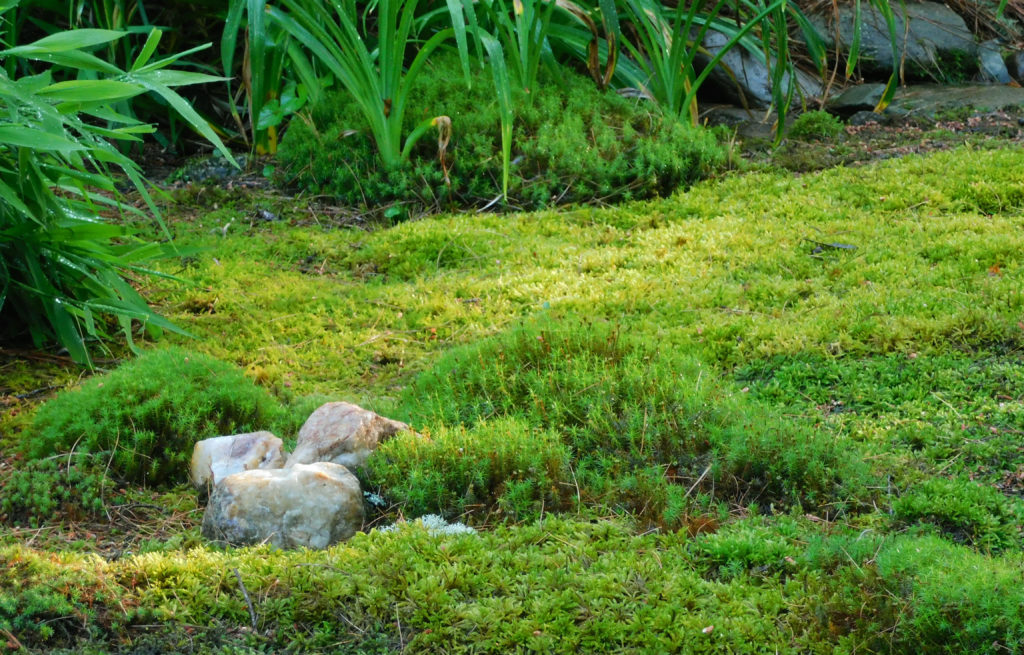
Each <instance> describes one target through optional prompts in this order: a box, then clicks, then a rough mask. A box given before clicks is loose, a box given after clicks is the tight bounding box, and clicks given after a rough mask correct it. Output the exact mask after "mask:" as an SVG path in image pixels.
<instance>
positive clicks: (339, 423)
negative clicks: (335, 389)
mask: <svg viewBox="0 0 1024 655" xmlns="http://www.w3.org/2000/svg"><path fill="white" fill-rule="evenodd" d="M408 429H409V426H408V425H406V424H405V423H402V422H400V421H392V420H391V419H388V418H384V417H383V416H380V415H378V414H374V413H373V412H371V411H369V410H366V409H363V408H362V407H359V406H358V405H353V404H352V403H341V402H337V403H327V404H325V405H321V406H320V407H318V408H317V409H316V411H314V412H313V413H312V414H310V416H309V418H308V419H307V420H306V422H305V424H303V426H302V429H301V430H299V440H298V443H297V444H296V445H295V451H294V452H293V453H292V454H291V456H289V457H288V463H287V464H285V466H286V467H289V466H295V465H296V464H309V463H311V462H333V463H335V464H341V465H342V466H347V467H349V468H356V467H359V466H362V465H363V464H365V463H366V458H368V457H369V456H370V453H372V452H373V451H374V450H376V448H377V446H378V445H379V444H381V443H383V442H384V441H386V440H388V439H389V438H391V437H392V436H394V435H395V434H397V433H398V432H401V431H403V430H408Z"/></svg>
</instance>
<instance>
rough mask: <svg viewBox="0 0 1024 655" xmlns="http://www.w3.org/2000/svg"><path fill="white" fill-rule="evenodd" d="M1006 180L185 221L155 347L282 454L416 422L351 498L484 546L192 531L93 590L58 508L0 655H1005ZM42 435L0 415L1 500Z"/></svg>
mask: <svg viewBox="0 0 1024 655" xmlns="http://www.w3.org/2000/svg"><path fill="white" fill-rule="evenodd" d="M1022 166H1024V154H1022V153H1021V152H1020V151H1019V150H1015V149H1002V150H1000V149H993V150H971V149H960V150H957V151H953V152H947V153H941V154H936V155H931V156H929V157H925V158H907V159H903V160H898V161H888V162H884V163H880V164H876V165H872V166H870V167H865V168H858V169H834V170H829V171H825V172H821V173H816V174H813V175H805V176H795V175H793V174H790V173H784V172H770V171H768V172H765V171H762V172H755V173H747V174H733V175H729V176H727V177H724V178H722V179H718V180H713V181H709V182H705V183H701V184H698V185H696V186H694V187H693V188H692V189H690V190H689V191H688V192H686V193H682V194H677V195H675V196H673V197H672V198H669V199H665V200H660V201H651V202H645V203H634V204H629V205H623V206H620V207H615V208H608V209H595V208H583V209H575V210H574V209H568V210H563V211H558V212H554V211H551V212H539V213H531V214H517V215H507V216H495V215H489V214H460V215H452V216H441V217H436V218H430V219H425V220H421V221H416V222H409V223H403V224H400V225H397V226H395V227H392V228H389V229H363V228H358V227H345V226H340V225H337V224H334V223H332V221H331V220H330V218H329V215H323V214H320V215H318V214H316V213H315V212H313V213H310V212H309V211H307V210H306V208H305V207H300V206H298V205H296V206H288V205H286V204H284V203H282V202H281V201H279V200H273V199H271V200H268V201H266V202H274V203H277V204H276V205H275V209H276V210H280V211H279V213H280V214H281V215H282V216H283V220H281V221H277V222H267V221H263V220H260V219H259V218H258V217H255V218H254V216H255V214H254V213H253V211H252V209H253V207H252V203H251V202H249V201H245V200H242V199H239V198H237V197H231V196H230V195H223V194H222V195H220V196H218V197H216V198H214V199H213V200H211V201H208V202H207V203H206V204H205V205H197V204H196V200H195V198H192V199H191V200H190V201H189V202H184V203H182V204H181V205H179V206H178V208H177V209H174V210H172V212H177V215H175V216H172V217H170V219H169V223H170V226H171V229H172V230H173V231H174V232H175V233H176V236H177V241H178V245H179V247H181V248H182V249H183V251H187V250H189V249H190V248H193V247H198V248H200V251H199V252H198V253H191V254H189V256H188V257H183V258H182V259H181V260H175V261H171V262H167V263H165V265H164V267H165V270H166V272H168V273H173V274H176V275H178V276H180V277H181V278H186V279H188V280H191V283H190V284H184V283H178V282H174V281H171V280H160V281H156V282H149V283H147V284H148V286H146V287H145V288H144V291H145V293H146V294H147V296H148V297H149V299H150V300H151V301H152V302H155V303H156V304H157V306H158V307H159V308H160V309H161V311H163V312H164V313H165V314H166V315H167V316H168V317H170V318H171V319H172V320H174V321H175V322H177V323H178V324H179V325H181V326H182V327H185V328H186V329H188V330H189V331H191V332H192V333H194V334H195V335H196V336H197V337H198V338H196V339H193V340H185V339H182V338H178V337H174V338H168V339H165V340H164V341H162V342H159V343H155V344H147V347H149V348H152V349H155V350H159V351H163V350H164V349H166V348H167V347H168V346H169V345H175V346H177V347H179V348H185V349H188V350H190V351H192V352H194V353H197V355H196V356H199V355H202V356H211V357H214V358H216V359H218V360H222V361H224V362H227V363H229V364H231V365H233V366H229V367H227V368H228V369H229V370H228V372H225V373H223V375H225V376H230V375H238V372H239V371H243V372H244V374H245V375H246V376H247V377H248V380H249V381H250V383H251V384H252V387H251V388H252V389H253V390H255V391H258V392H260V394H262V395H260V396H259V398H260V399H261V400H258V401H255V400H254V401H253V402H255V403H256V406H260V403H265V402H269V403H271V404H272V405H273V407H272V408H271V409H269V410H267V411H268V412H269V414H268V416H269V417H270V418H269V419H268V420H269V421H270V422H271V423H273V424H274V425H275V426H278V428H277V429H279V430H281V431H282V432H284V434H281V435H279V436H282V437H284V438H286V439H291V438H293V437H294V429H295V425H296V424H297V419H296V418H295V417H296V416H298V415H300V414H301V412H302V411H304V408H307V407H312V406H315V404H316V403H317V402H318V401H319V400H320V399H323V398H336V399H345V400H350V401H354V402H357V403H361V404H363V405H364V406H367V407H370V408H372V409H376V410H378V411H380V412H382V413H386V414H389V415H392V416H395V417H396V418H402V419H405V420H410V421H412V422H413V424H414V426H415V427H417V428H418V429H420V430H423V431H424V432H427V433H429V435H430V436H431V441H430V442H429V443H428V444H424V443H423V442H414V441H409V442H403V441H402V440H396V441H394V442H392V443H390V444H388V446H387V447H386V448H384V449H382V450H381V451H380V452H379V453H378V454H377V455H375V458H374V461H373V462H372V465H371V467H370V469H369V470H368V471H367V472H364V473H362V475H363V482H364V485H365V486H367V487H369V490H372V491H374V492H375V493H377V494H379V495H380V496H381V498H383V499H384V500H385V507H384V508H382V509H378V510H375V511H376V513H375V514H374V515H373V519H372V520H373V521H374V523H375V525H381V524H384V523H390V522H392V521H394V520H395V519H396V518H397V517H398V516H399V515H404V516H406V517H408V518H412V517H415V516H418V515H420V514H421V513H423V512H428V511H429V512H436V513H440V514H443V515H445V516H446V517H447V518H449V519H452V520H455V519H458V520H464V521H466V522H468V523H470V524H473V525H475V526H477V527H478V528H479V529H480V532H479V534H477V535H464V536H449V537H432V536H430V535H429V534H428V533H427V532H426V531H425V530H423V529H422V528H418V527H416V526H415V525H411V526H410V527H408V528H406V529H401V530H398V531H396V532H391V533H380V532H376V531H374V532H371V533H369V534H367V535H360V536H357V537H356V538H355V539H353V540H352V541H350V542H348V543H346V544H343V545H340V546H338V547H335V548H333V549H331V550H329V551H327V552H323V553H309V552H287V553H282V552H271V551H269V550H265V549H240V550H227V551H224V550H218V549H215V548H211V547H209V546H206V545H203V544H202V542H201V540H200V539H198V537H197V529H196V527H195V524H194V519H193V520H192V522H191V523H189V522H188V521H183V522H182V525H181V526H180V529H179V530H178V531H177V532H175V533H173V534H166V533H161V534H159V535H158V536H155V537H153V538H147V539H138V538H136V539H135V540H134V541H132V546H131V548H130V550H131V553H122V554H121V556H120V557H118V558H117V559H112V560H110V561H108V560H107V559H103V558H101V557H99V556H98V555H97V554H95V553H92V552H90V551H91V550H95V549H93V548H91V547H90V546H89V545H87V544H77V545H68V544H67V543H66V542H62V541H61V540H60V539H57V538H48V537H47V534H60V533H61V531H64V532H65V533H66V532H67V531H68V530H74V529H75V525H76V524H75V520H80V517H79V515H77V514H75V513H74V512H71V511H70V508H67V507H65V508H63V510H62V509H60V508H58V509H56V510H54V512H53V514H54V516H52V518H49V520H45V521H43V522H42V523H39V524H38V527H35V528H28V527H24V524H22V527H12V529H11V532H10V534H9V535H8V536H6V537H3V538H2V539H0V571H2V573H0V643H3V642H4V640H5V639H7V640H9V641H10V644H11V645H12V648H13V647H14V646H15V645H16V644H18V643H20V644H22V645H23V646H24V647H26V648H27V649H34V650H47V649H49V650H53V649H56V648H64V649H70V650H72V651H75V652H90V650H89V649H92V650H91V652H140V653H141V652H170V651H174V652H214V653H221V652H223V653H229V652H325V653H328V652H353V653H355V652H393V651H400V650H403V649H404V650H408V651H410V652H445V651H447V652H495V653H499V652H500V653H504V652H552V651H556V652H557V651H561V652H588V651H604V652H907V653H911V652H949V653H959V652H992V653H998V652H1014V651H1015V650H1019V649H1021V648H1022V647H1024V596H1021V591H1020V590H1021V589H1024V573H1022V571H1024V560H1022V533H1021V525H1022V519H1024V501H1022V499H1021V496H1022V493H1024V448H1022V447H1021V443H1022V441H1021V440H1022V434H1024V419H1022V418H1021V417H1022V416H1024V413H1022V412H1021V403H1022V399H1024V381H1022V380H1024V361H1022V358H1021V352H1022V350H1021V346H1022V342H1024V322H1022V321H1024V274H1022V269H1021V267H1022V264H1024V262H1022V259H1024V181H1022V180H1021V178H1020V175H1019V171H1020V170H1021V167H1022ZM190 203H191V204H190ZM214 203H215V204H216V207H214ZM229 222H231V225H230V226H229V227H228V228H227V229H223V226H224V225H225V224H227V223H229ZM139 361H143V360H139ZM136 365H138V363H137V362H135V363H129V364H125V365H124V367H123V368H122V370H127V371H131V370H132V369H131V368H130V367H132V366H136ZM236 367H237V368H236ZM3 370H4V371H5V372H6V371H8V370H9V371H11V376H10V377H9V378H8V377H6V376H5V382H4V384H5V385H7V386H9V387H10V389H11V391H12V392H13V393H24V392H27V391H31V390H34V389H36V388H39V387H43V386H47V385H50V384H53V385H54V386H60V385H64V384H67V382H68V378H67V374H66V373H64V372H62V371H61V369H59V367H56V368H43V369H40V372H38V373H37V374H33V370H31V369H28V368H25V367H23V365H22V364H20V363H17V362H11V363H9V364H5V368H4V369H3ZM124 375H125V376H127V377H130V376H128V374H127V373H125V374H124ZM8 380H9V381H8ZM94 380H95V379H94ZM100 380H101V381H102V379H100ZM90 384H93V385H95V384H98V382H90V383H87V384H86V385H85V386H86V387H88V386H89V385H90ZM234 384H235V387H236V388H238V389H242V388H243V387H244V385H241V384H240V383H237V382H236V383H234ZM245 388H249V387H245ZM83 391H85V389H83ZM263 392H266V393H265V394H263ZM76 393H81V392H72V393H71V394H68V395H66V396H58V398H57V399H55V400H52V401H50V405H58V404H59V403H61V402H65V403H66V402H69V401H67V400H66V399H65V398H67V397H73V395H74V394H76ZM246 393H248V392H246ZM254 393H255V392H254ZM253 397H254V398H255V397H256V396H253ZM62 399H65V400H62ZM225 404H228V403H227V401H225ZM50 405H46V406H44V407H48V406H50ZM220 407H221V405H219V404H215V405H214V408H213V409H211V410H208V411H210V412H212V413H213V415H219V414H218V412H219V411H220V410H219V409H218V408H220ZM34 411H35V410H34V405H33V404H32V403H31V402H30V401H29V400H24V401H17V400H13V399H12V400H11V401H10V403H9V407H7V408H6V409H5V413H4V415H3V419H2V421H3V422H2V423H0V426H2V428H3V429H2V432H3V433H4V437H3V447H4V450H5V452H14V453H17V454H15V455H14V456H12V457H7V456H5V459H4V463H5V468H4V469H0V485H2V487H0V490H2V493H3V495H4V497H5V498H7V497H9V496H10V494H12V493H15V488H14V486H12V484H11V482H10V480H11V479H12V477H13V476H12V474H11V472H10V470H11V469H12V468H13V469H15V470H17V469H22V468H24V467H26V466H28V464H27V463H26V459H27V458H31V457H43V458H44V461H45V457H47V456H51V457H52V455H53V454H59V453H60V452H64V451H63V450H62V448H63V449H66V444H64V445H62V446H59V447H58V445H55V446H54V447H53V448H52V450H53V451H54V453H52V454H51V455H47V454H44V453H36V454H33V453H31V452H29V451H26V450H25V449H23V448H21V447H20V444H24V443H38V441H37V440H38V439H39V438H40V437H39V435H40V434H43V433H42V432H41V431H40V430H41V427H40V426H41V425H44V424H45V421H44V420H43V418H44V417H45V416H46V415H47V412H49V413H51V414H52V413H54V412H55V411H56V410H54V409H48V410H45V411H43V410H40V411H39V412H37V413H34ZM204 411H207V410H204ZM110 420H111V421H113V422H116V421H118V420H124V419H119V418H117V417H116V416H111V417H110ZM132 420H134V419H132ZM48 443H56V442H55V441H54V440H50V441H49V442H48ZM119 443H120V442H116V444H119ZM104 448H106V449H110V450H112V452H114V453H116V452H117V449H118V445H114V446H112V447H111V446H110V445H109V444H107V445H103V444H101V443H100V442H97V446H95V449H97V450H102V449H104ZM104 452H105V451H104ZM35 461H39V460H35ZM62 461H63V460H62ZM104 461H106V460H104ZM72 468H74V469H75V470H76V471H78V472H79V473H81V474H83V475H86V474H89V473H90V472H95V471H94V469H91V468H90V467H89V466H88V465H86V464H83V465H82V466H81V467H79V466H78V465H77V464H76V465H75V467H72V465H71V462H70V459H68V460H67V463H66V465H65V468H64V469H63V471H64V474H65V475H68V476H70V475H71V473H70V471H71V469H72ZM403 471H405V472H406V474H405V475H403V474H402V472H403ZM116 472H117V471H116V470H115V473H116ZM102 473H103V474H104V475H106V477H105V478H104V480H107V481H108V482H107V483H108V484H110V485H112V486H113V488H114V489H115V490H116V491H117V493H115V494H109V495H106V496H102V497H101V503H100V504H101V505H102V507H103V508H105V510H104V509H103V508H101V509H100V513H101V515H102V512H103V511H107V512H108V513H109V512H113V513H115V514H116V513H117V512H118V511H119V510H116V508H117V507H118V506H120V505H119V504H121V503H122V500H120V498H121V497H122V496H124V497H127V498H130V499H132V501H133V502H140V501H139V500H138V499H139V498H140V494H142V496H143V497H144V496H145V494H147V493H149V494H150V495H151V497H152V499H153V500H152V502H154V503H156V504H157V505H156V506H157V507H159V506H160V503H164V502H166V503H172V502H173V501H172V500H171V499H174V498H176V497H179V496H180V494H181V490H180V488H175V487H173V480H170V481H167V482H164V483H163V484H164V485H165V486H164V487H163V488H162V490H157V491H153V492H146V491H140V490H139V488H138V482H133V481H132V480H131V475H130V474H129V473H130V472H129V471H127V470H126V471H123V472H122V475H121V476H120V477H118V476H114V475H113V474H109V473H108V472H106V471H102ZM56 474H57V475H60V474H61V469H58V470H57V472H56ZM168 484H169V485H172V486H170V487H168V486H166V485H168ZM19 493H20V492H19ZM68 498H70V501H69V502H71V503H72V504H73V503H74V501H75V499H74V498H73V497H68ZM65 500H67V499H65ZM65 504H68V502H65ZM94 509H95V508H89V507H85V508H82V509H81V511H85V512H90V511H94ZM19 516H24V515H19ZM19 516H14V515H13V514H10V513H9V515H8V516H7V521H8V522H9V524H11V525H12V526H13V525H15V524H17V523H18V521H19V520H21V519H20V518H19ZM191 516H193V517H194V516H198V513H197V512H192V514H191ZM235 569H237V570H238V572H239V574H240V575H241V577H242V579H243V581H244V588H245V593H247V594H248V595H249V596H250V599H251V600H252V601H253V605H254V611H255V615H256V617H255V625H253V621H252V618H251V617H250V615H249V613H248V609H247V607H246V604H245V598H244V594H243V591H242V588H241V587H240V585H239V584H238V580H237V578H236V576H235V574H234V570H235Z"/></svg>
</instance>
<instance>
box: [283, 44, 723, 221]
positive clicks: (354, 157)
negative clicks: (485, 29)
mask: <svg viewBox="0 0 1024 655" xmlns="http://www.w3.org/2000/svg"><path fill="white" fill-rule="evenodd" d="M560 75H561V76H560V77H559V79H558V82H557V84H541V85H538V88H537V89H536V90H534V91H533V93H529V94H527V93H524V92H523V91H521V90H517V92H516V93H515V94H514V95H515V97H514V102H513V106H514V108H515V127H514V132H513V139H514V142H513V146H512V161H513V166H512V170H511V180H510V183H509V200H508V203H509V205H511V206H512V207H522V208H527V209H537V208H542V207H549V206H554V205H561V204H567V203H591V202H595V201H597V202H602V203H607V202H613V201H617V200H628V199H630V198H649V197H654V196H665V195H668V194H670V193H671V192H672V191H674V190H675V189H677V188H679V187H683V186H686V185H688V184H691V183H693V182H695V181H696V180H699V179H701V178H703V177H706V176H707V175H708V174H709V173H710V172H712V171H714V170H716V169H718V168H721V167H722V165H723V163H724V160H725V156H724V151H723V148H722V147H721V146H720V145H719V144H718V143H717V142H716V139H715V137H714V136H713V135H712V134H711V133H710V132H709V131H706V130H703V129H700V128H693V127H689V126H686V125H682V124H680V123H678V122H676V121H673V120H668V121H666V120H664V119H663V118H662V117H660V116H658V114H657V112H656V110H655V109H654V108H653V107H651V106H649V105H648V104H646V101H642V100H636V99H626V98H623V97H621V96H619V95H617V94H616V93H614V92H613V91H607V92H600V91H598V90H597V88H596V87H595V85H594V83H593V81H591V80H590V79H588V78H585V77H583V76H580V75H577V74H576V73H573V72H571V71H568V70H561V71H560ZM406 115H407V116H408V120H407V123H408V125H407V126H406V130H407V132H408V131H411V130H412V129H413V127H414V126H415V125H416V124H417V123H419V122H421V121H422V120H423V119H424V118H425V117H426V118H429V117H433V116H441V115H444V116H448V117H450V118H451V122H452V130H451V139H450V142H449V143H448V144H447V146H446V150H445V156H444V164H443V165H442V162H441V159H440V158H439V152H438V144H437V139H436V138H435V136H434V134H428V135H427V136H426V137H424V138H423V139H422V140H421V141H420V143H419V145H418V146H417V147H416V149H415V151H414V153H413V155H412V157H411V158H410V161H409V162H408V163H407V164H406V165H405V166H403V167H401V168H398V169H391V170H389V169H385V168H384V167H382V165H381V164H380V163H379V161H378V156H377V153H376V150H375V148H374V146H373V144H372V142H371V140H370V138H369V137H368V136H367V131H366V127H365V125H364V124H363V122H362V119H361V118H359V112H358V111H357V110H356V108H355V103H354V101H352V100H351V99H350V98H349V97H348V96H346V95H344V94H334V95H332V96H330V97H329V98H328V99H326V100H325V101H324V102H322V103H321V104H320V105H319V106H317V107H315V108H314V109H313V110H312V116H311V118H310V120H307V121H300V120H296V121H293V122H292V124H291V126H290V128H289V130H288V133H287V135H286V137H285V139H284V141H283V143H282V144H281V149H280V152H279V154H278V160H279V161H280V163H281V165H282V170H283V171H284V172H283V174H282V175H281V178H282V181H284V182H286V183H287V184H288V185H290V186H296V187H299V188H301V189H303V190H304V191H307V192H312V193H318V194H325V195H330V196H333V197H334V198H336V199H337V200H338V201H339V202H341V203H343V204H347V205H360V206H364V205H369V206H380V205H385V204H388V203H392V202H403V201H406V202H407V201H412V202H413V203H415V204H418V205H420V206H423V207H427V208H441V209H447V208H450V207H474V206H477V207H479V206H483V205H487V204H489V203H491V202H492V201H493V200H494V199H495V197H496V196H498V195H499V194H500V193H501V179H502V169H501V136H500V120H499V114H498V106H497V101H496V99H495V96H494V87H493V82H492V81H491V76H490V73H489V72H487V71H483V72H477V73H476V74H475V75H474V77H473V80H472V85H471V86H467V85H466V82H465V78H464V77H463V74H462V71H461V68H460V67H459V65H458V62H457V60H456V59H444V58H441V59H438V60H436V61H432V62H431V63H429V64H428V68H427V70H426V71H425V73H423V74H421V76H420V78H419V79H418V80H417V85H416V88H415V89H414V90H413V92H412V94H411V95H410V106H409V110H408V111H407V113H406ZM446 168H447V174H448V180H447V181H446V179H445V171H446Z"/></svg>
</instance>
